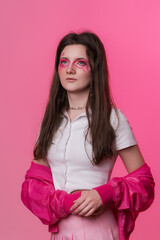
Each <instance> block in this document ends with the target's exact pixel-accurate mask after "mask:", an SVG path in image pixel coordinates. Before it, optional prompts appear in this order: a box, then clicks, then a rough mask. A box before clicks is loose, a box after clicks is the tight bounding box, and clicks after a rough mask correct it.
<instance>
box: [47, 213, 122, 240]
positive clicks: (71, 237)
mask: <svg viewBox="0 0 160 240" xmlns="http://www.w3.org/2000/svg"><path fill="white" fill-rule="evenodd" d="M58 228H59V232H58V233H52V234H51V240H119V232H118V225H117V222H116V219H115V217H114V215H113V213H112V211H111V210H110V209H107V210H106V211H105V212H104V213H102V214H101V215H100V216H99V217H97V218H93V219H91V218H86V217H80V216H77V215H69V216H68V217H67V218H64V219H62V220H60V222H59V223H58Z"/></svg>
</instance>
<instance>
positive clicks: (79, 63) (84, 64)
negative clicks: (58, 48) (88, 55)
mask: <svg viewBox="0 0 160 240" xmlns="http://www.w3.org/2000/svg"><path fill="white" fill-rule="evenodd" d="M69 64H70V61H69V60H68V59H67V58H61V59H60V61H59V67H60V68H65V67H68V65H69ZM73 64H74V65H75V66H76V67H78V68H81V69H84V70H85V69H86V70H88V71H89V70H90V64H89V62H88V60H86V59H83V58H79V59H76V60H75V61H74V62H73Z"/></svg>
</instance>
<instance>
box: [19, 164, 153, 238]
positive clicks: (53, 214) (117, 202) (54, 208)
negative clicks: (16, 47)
mask: <svg viewBox="0 0 160 240" xmlns="http://www.w3.org/2000/svg"><path fill="white" fill-rule="evenodd" d="M107 184H110V185H111V186H112V187H113V189H114V196H113V206H112V208H113V211H114V213H115V215H116V217H117V220H118V227H119V236H120V240H128V239H129V236H130V234H131V232H132V231H133V229H134V225H135V220H136V218H137V216H138V214H139V212H141V211H144V210H146V209H147V208H148V207H149V206H150V205H151V204H152V202H153V199H154V185H155V184H154V180H153V177H152V174H151V171H150V168H149V167H148V165H147V164H146V163H145V164H144V165H143V166H142V167H140V168H139V169H137V170H136V171H134V172H132V173H130V174H128V175H127V176H125V177H120V178H118V177H116V178H112V179H111V180H110V181H109V182H108V183H107ZM80 194H81V193H80V192H76V193H74V194H68V193H66V192H65V191H62V190H55V188H54V184H53V180H52V173H51V170H50V168H48V167H46V166H43V165H39V164H36V163H33V162H32V163H31V167H30V169H29V170H28V171H27V173H26V176H25V181H24V182H23V184H22V191H21V199H22V201H23V203H24V204H25V206H26V207H27V208H28V209H29V210H30V211H31V212H32V213H33V214H34V215H36V216H37V217H38V218H39V219H40V220H41V221H42V222H43V223H44V224H47V225H49V232H57V231H58V221H59V220H60V219H61V218H65V217H67V216H68V215H69V214H70V213H71V212H70V208H71V206H72V205H73V201H74V200H76V199H77V198H79V197H80Z"/></svg>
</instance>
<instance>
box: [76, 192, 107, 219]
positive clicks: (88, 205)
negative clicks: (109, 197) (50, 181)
mask: <svg viewBox="0 0 160 240" xmlns="http://www.w3.org/2000/svg"><path fill="white" fill-rule="evenodd" d="M101 206H102V200H101V198H100V196H99V194H98V192H97V191H96V190H89V191H82V193H81V197H79V198H78V199H77V200H76V201H75V204H74V205H73V206H72V208H71V210H72V213H73V214H77V215H79V216H83V217H89V216H91V215H92V214H93V213H94V212H95V211H96V210H97V209H99V208H100V207H101Z"/></svg>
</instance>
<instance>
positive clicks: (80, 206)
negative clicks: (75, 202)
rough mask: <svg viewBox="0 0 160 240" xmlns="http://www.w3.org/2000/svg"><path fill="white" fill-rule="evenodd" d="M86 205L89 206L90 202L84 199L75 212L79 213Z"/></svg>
mask: <svg viewBox="0 0 160 240" xmlns="http://www.w3.org/2000/svg"><path fill="white" fill-rule="evenodd" d="M86 207H88V203H87V202H86V201H84V202H83V203H81V204H80V205H79V206H78V207H77V208H76V209H75V210H74V211H73V214H79V213H80V212H81V211H82V210H83V209H85V208H86Z"/></svg>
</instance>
